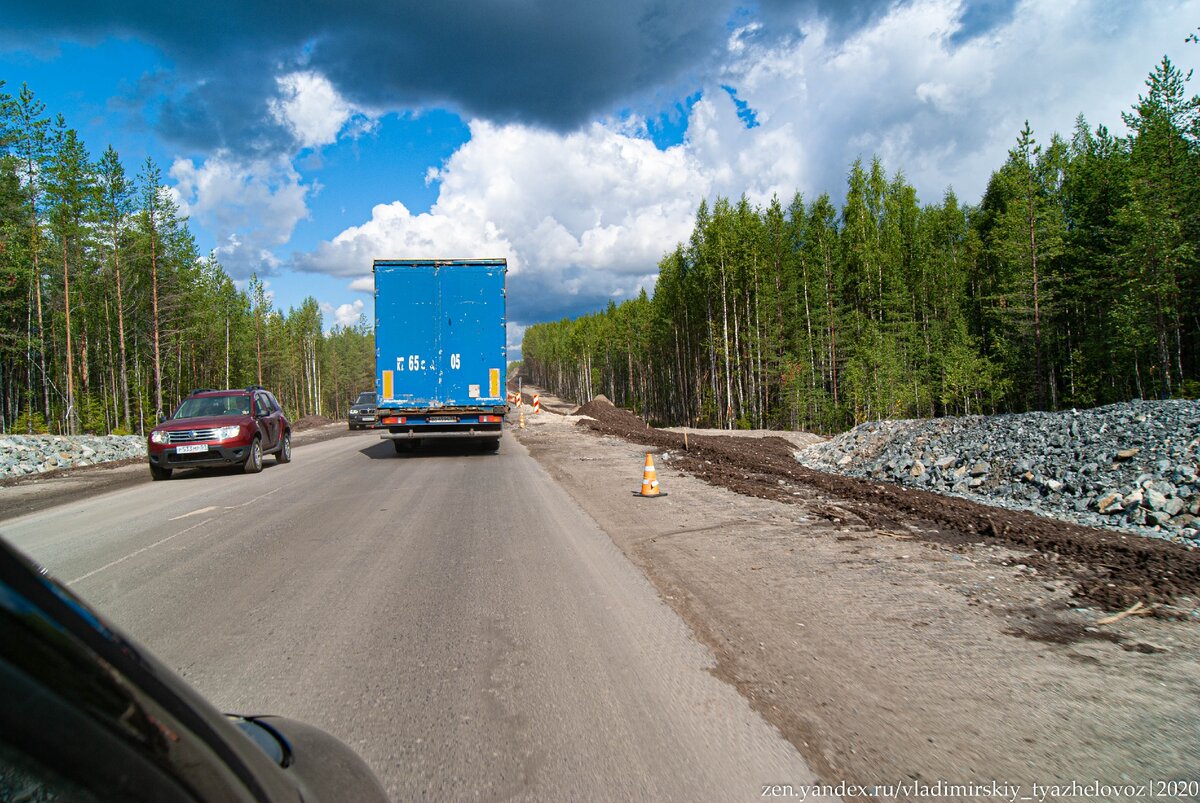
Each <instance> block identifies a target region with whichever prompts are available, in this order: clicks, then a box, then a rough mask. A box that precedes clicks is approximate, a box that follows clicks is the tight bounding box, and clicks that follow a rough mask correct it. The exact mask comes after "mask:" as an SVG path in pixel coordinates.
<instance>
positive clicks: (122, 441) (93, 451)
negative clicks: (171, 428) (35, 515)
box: [0, 435, 146, 479]
mask: <svg viewBox="0 0 1200 803" xmlns="http://www.w3.org/2000/svg"><path fill="white" fill-rule="evenodd" d="M145 456H146V439H145V438H144V437H142V436H141V435H0V479H8V478H10V477H25V476H29V475H33V474H45V473H46V472H49V471H61V470H63V469H68V468H80V467H82V466H94V465H97V464H99V463H113V462H117V461H120V460H128V459H130V458H134V457H143V458H144V457H145Z"/></svg>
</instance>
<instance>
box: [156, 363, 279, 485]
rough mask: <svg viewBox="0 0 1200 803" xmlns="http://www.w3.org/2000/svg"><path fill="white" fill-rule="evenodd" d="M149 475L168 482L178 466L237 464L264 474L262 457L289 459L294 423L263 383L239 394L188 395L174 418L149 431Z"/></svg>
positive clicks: (206, 391) (203, 392) (204, 391)
mask: <svg viewBox="0 0 1200 803" xmlns="http://www.w3.org/2000/svg"><path fill="white" fill-rule="evenodd" d="M146 445H147V448H148V451H149V457H150V476H151V477H153V478H154V479H156V480H166V479H170V478H171V472H172V471H173V470H174V469H177V468H199V467H205V466H207V467H214V466H231V465H239V464H240V465H241V466H242V470H243V471H245V472H246V473H247V474H255V473H257V472H259V471H262V465H263V455H264V454H273V455H275V459H276V461H278V462H280V463H287V462H289V461H290V460H291V459H292V425H291V424H290V423H288V420H287V418H286V417H285V416H284V414H283V408H282V407H281V406H280V404H279V402H278V400H276V398H275V396H273V395H272V394H271V392H270V391H269V390H267V389H266V388H264V387H262V386H261V385H251V386H250V387H248V388H244V389H240V390H211V389H207V388H203V389H200V390H194V391H192V395H190V396H188V397H187V398H186V399H184V400H183V403H182V404H180V405H179V408H178V409H177V410H176V411H175V414H174V415H173V416H171V417H170V418H168V419H166V420H164V421H162V422H161V423H159V425H158V426H156V427H155V428H154V429H152V430H150V437H149V439H148V443H147V444H146Z"/></svg>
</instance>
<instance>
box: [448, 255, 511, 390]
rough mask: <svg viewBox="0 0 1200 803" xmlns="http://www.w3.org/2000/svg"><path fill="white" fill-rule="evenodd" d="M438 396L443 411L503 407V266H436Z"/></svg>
mask: <svg viewBox="0 0 1200 803" xmlns="http://www.w3.org/2000/svg"><path fill="white" fill-rule="evenodd" d="M438 270H439V276H438V280H439V281H438V284H439V287H440V288H441V316H440V318H439V319H438V322H439V328H440V330H441V331H440V336H439V338H438V339H439V351H440V356H439V361H438V366H439V370H438V373H439V377H440V393H441V397H442V400H443V401H444V403H445V404H446V405H447V406H451V405H461V406H476V405H484V406H491V405H499V404H503V403H504V399H503V393H504V388H503V387H502V385H503V377H504V353H505V327H504V306H505V300H504V266H503V264H484V265H479V264H476V265H454V264H448V265H442V266H439V269H438Z"/></svg>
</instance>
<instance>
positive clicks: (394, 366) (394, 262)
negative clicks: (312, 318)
mask: <svg viewBox="0 0 1200 803" xmlns="http://www.w3.org/2000/svg"><path fill="white" fill-rule="evenodd" d="M372 270H373V272H374V274H375V383H376V391H377V392H378V394H379V404H378V413H377V415H378V418H377V419H376V421H377V423H376V426H377V427H379V428H380V430H381V432H380V436H381V437H382V438H385V439H388V440H391V441H392V444H393V445H394V446H395V447H396V451H397V452H401V451H404V450H406V449H410V448H412V447H414V446H417V445H419V444H420V443H421V442H423V441H425V440H434V439H441V438H469V439H474V440H476V441H477V442H478V443H479V444H480V445H481V446H482V447H483V448H485V449H490V450H492V451H494V450H495V449H496V448H497V447H499V445H500V433H501V426H502V424H503V422H504V415H505V414H506V413H507V412H508V406H507V401H506V398H505V392H504V373H505V367H506V358H507V338H506V336H505V294H504V275H505V273H506V272H507V270H508V263H507V262H506V261H505V260H503V259H377V260H375V263H374V265H373V268H372Z"/></svg>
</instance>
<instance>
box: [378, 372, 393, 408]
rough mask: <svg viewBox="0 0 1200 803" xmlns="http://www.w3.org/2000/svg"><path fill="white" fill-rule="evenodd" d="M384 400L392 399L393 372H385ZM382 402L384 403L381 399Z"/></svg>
mask: <svg viewBox="0 0 1200 803" xmlns="http://www.w3.org/2000/svg"><path fill="white" fill-rule="evenodd" d="M383 398H384V399H391V398H392V372H391V371H384V372H383ZM380 401H383V399H380Z"/></svg>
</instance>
